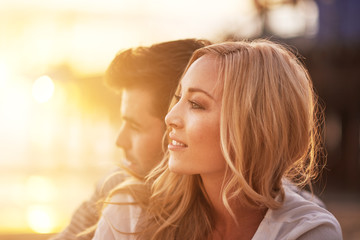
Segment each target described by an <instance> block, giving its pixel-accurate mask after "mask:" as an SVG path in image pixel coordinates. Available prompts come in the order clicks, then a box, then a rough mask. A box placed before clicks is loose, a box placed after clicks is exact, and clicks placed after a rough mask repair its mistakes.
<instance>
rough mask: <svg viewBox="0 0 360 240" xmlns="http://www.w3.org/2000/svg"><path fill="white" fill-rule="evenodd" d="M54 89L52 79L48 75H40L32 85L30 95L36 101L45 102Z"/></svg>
mask: <svg viewBox="0 0 360 240" xmlns="http://www.w3.org/2000/svg"><path fill="white" fill-rule="evenodd" d="M54 90H55V85H54V82H53V80H52V79H51V78H50V77H49V76H41V77H39V78H38V79H36V81H35V82H34V84H33V86H32V96H33V98H34V99H35V101H37V102H38V103H45V102H47V101H49V100H50V99H51V97H52V96H53V94H54Z"/></svg>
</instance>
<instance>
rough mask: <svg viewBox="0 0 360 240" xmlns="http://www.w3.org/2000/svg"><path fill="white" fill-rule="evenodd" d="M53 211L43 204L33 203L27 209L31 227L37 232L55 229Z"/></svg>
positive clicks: (47, 231) (49, 231)
mask: <svg viewBox="0 0 360 240" xmlns="http://www.w3.org/2000/svg"><path fill="white" fill-rule="evenodd" d="M52 215H53V214H52V211H51V209H50V208H49V207H47V206H43V205H33V206H30V207H29V208H28V210H27V220H28V224H29V227H30V228H31V229H32V230H33V231H35V232H37V233H51V232H52V231H53V229H54V221H53V216H52Z"/></svg>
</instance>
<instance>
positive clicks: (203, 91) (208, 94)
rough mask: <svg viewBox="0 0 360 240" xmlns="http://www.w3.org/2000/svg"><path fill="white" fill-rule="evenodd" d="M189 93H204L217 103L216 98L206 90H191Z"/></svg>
mask: <svg viewBox="0 0 360 240" xmlns="http://www.w3.org/2000/svg"><path fill="white" fill-rule="evenodd" d="M188 92H190V93H193V92H202V93H204V94H205V95H206V96H208V97H209V98H211V99H212V100H214V101H215V98H214V97H213V96H212V95H211V94H210V93H208V92H206V91H205V90H203V89H201V88H189V89H188Z"/></svg>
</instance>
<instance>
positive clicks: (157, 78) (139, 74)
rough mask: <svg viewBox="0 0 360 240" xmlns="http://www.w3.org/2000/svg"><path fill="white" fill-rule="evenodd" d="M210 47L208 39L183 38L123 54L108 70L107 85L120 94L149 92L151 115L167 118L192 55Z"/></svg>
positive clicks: (138, 48)
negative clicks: (135, 91)
mask: <svg viewBox="0 0 360 240" xmlns="http://www.w3.org/2000/svg"><path fill="white" fill-rule="evenodd" d="M209 44H210V42H209V41H207V40H197V39H183V40H176V41H169V42H162V43H158V44H154V45H151V46H149V47H143V46H141V47H137V48H130V49H126V50H123V51H120V52H119V53H118V54H117V55H116V57H115V58H114V59H113V61H112V62H111V64H110V66H109V67H108V69H107V71H106V74H105V82H106V84H107V85H108V86H110V87H111V88H113V89H115V90H117V91H121V90H122V89H124V88H142V89H146V90H148V91H150V92H151V93H152V95H153V96H154V97H153V104H154V108H153V109H152V110H151V112H152V113H153V114H154V115H155V116H156V117H159V118H164V117H165V114H166V113H167V110H168V107H169V104H170V101H171V98H172V97H173V95H174V92H175V90H176V87H177V85H178V82H179V79H180V77H181V75H182V73H183V71H184V69H185V67H186V65H187V63H188V61H189V59H190V57H191V55H192V53H193V52H194V51H195V50H196V49H198V48H201V47H204V46H206V45H209Z"/></svg>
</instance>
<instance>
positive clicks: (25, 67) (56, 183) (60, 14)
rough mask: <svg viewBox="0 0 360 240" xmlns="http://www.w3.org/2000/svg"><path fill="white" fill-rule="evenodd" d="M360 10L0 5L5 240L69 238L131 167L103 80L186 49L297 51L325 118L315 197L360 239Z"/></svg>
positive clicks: (106, 1) (250, 2) (82, 0)
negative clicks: (165, 47)
mask: <svg viewBox="0 0 360 240" xmlns="http://www.w3.org/2000/svg"><path fill="white" fill-rule="evenodd" d="M359 13H360V1H358V0H222V1H213V0H197V1H193V0H182V1H172V0H154V1H146V0H102V1H94V0H72V1H68V0H51V1H41V0H30V1H29V0H2V1H0V239H27V240H31V239H34V240H35V239H46V238H48V237H49V236H51V235H52V234H54V233H56V232H58V231H60V230H61V229H63V228H64V227H65V226H66V225H67V224H68V223H69V221H70V217H71V214H72V213H73V211H74V210H75V208H76V207H77V206H78V205H79V204H80V203H81V202H82V201H84V200H85V199H87V198H88V197H89V196H90V195H91V193H92V191H93V190H94V186H95V183H96V181H97V180H99V179H100V178H101V177H102V176H103V175H104V174H105V173H107V172H109V171H110V170H111V169H113V168H114V165H115V164H116V162H117V161H119V159H120V158H121V154H122V153H121V150H119V149H116V147H115V143H114V142H115V138H116V134H117V130H118V127H119V122H118V119H119V113H118V112H119V109H118V108H119V97H118V96H117V95H116V94H114V93H113V92H112V91H111V90H109V89H107V88H106V87H105V86H104V85H103V82H102V75H103V73H104V71H105V70H106V68H107V66H108V64H109V63H110V62H111V60H112V59H113V57H114V56H115V54H116V53H117V52H118V51H119V50H121V49H124V48H128V47H136V46H138V45H150V44H152V43H156V42H160V41H169V40H176V39H180V38H206V39H209V40H211V41H215V42H216V41H222V40H226V39H230V38H231V39H243V38H248V39H252V38H258V37H266V38H269V39H272V40H276V41H280V42H283V43H286V44H288V45H290V46H293V47H295V48H296V49H297V51H298V52H299V54H301V55H302V56H304V58H303V61H304V63H305V65H306V66H307V67H308V69H309V71H310V74H311V76H312V78H313V81H314V86H315V88H316V90H317V92H318V94H319V95H320V97H321V99H322V103H323V105H324V106H326V108H325V113H326V125H325V127H324V138H325V146H326V149H327V154H328V158H327V167H326V169H325V171H324V173H323V175H322V177H321V180H320V181H319V183H318V184H317V188H316V189H317V193H318V194H319V195H320V198H321V199H323V200H324V202H325V203H326V204H327V206H328V209H330V211H332V212H333V214H334V215H335V216H336V217H337V218H338V220H339V222H340V224H341V225H342V228H343V232H344V239H360V155H359V153H360V145H359V142H360V128H359V119H360V106H359V104H360V97H359V96H360V77H359V76H360V70H359V69H360V14H359Z"/></svg>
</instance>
